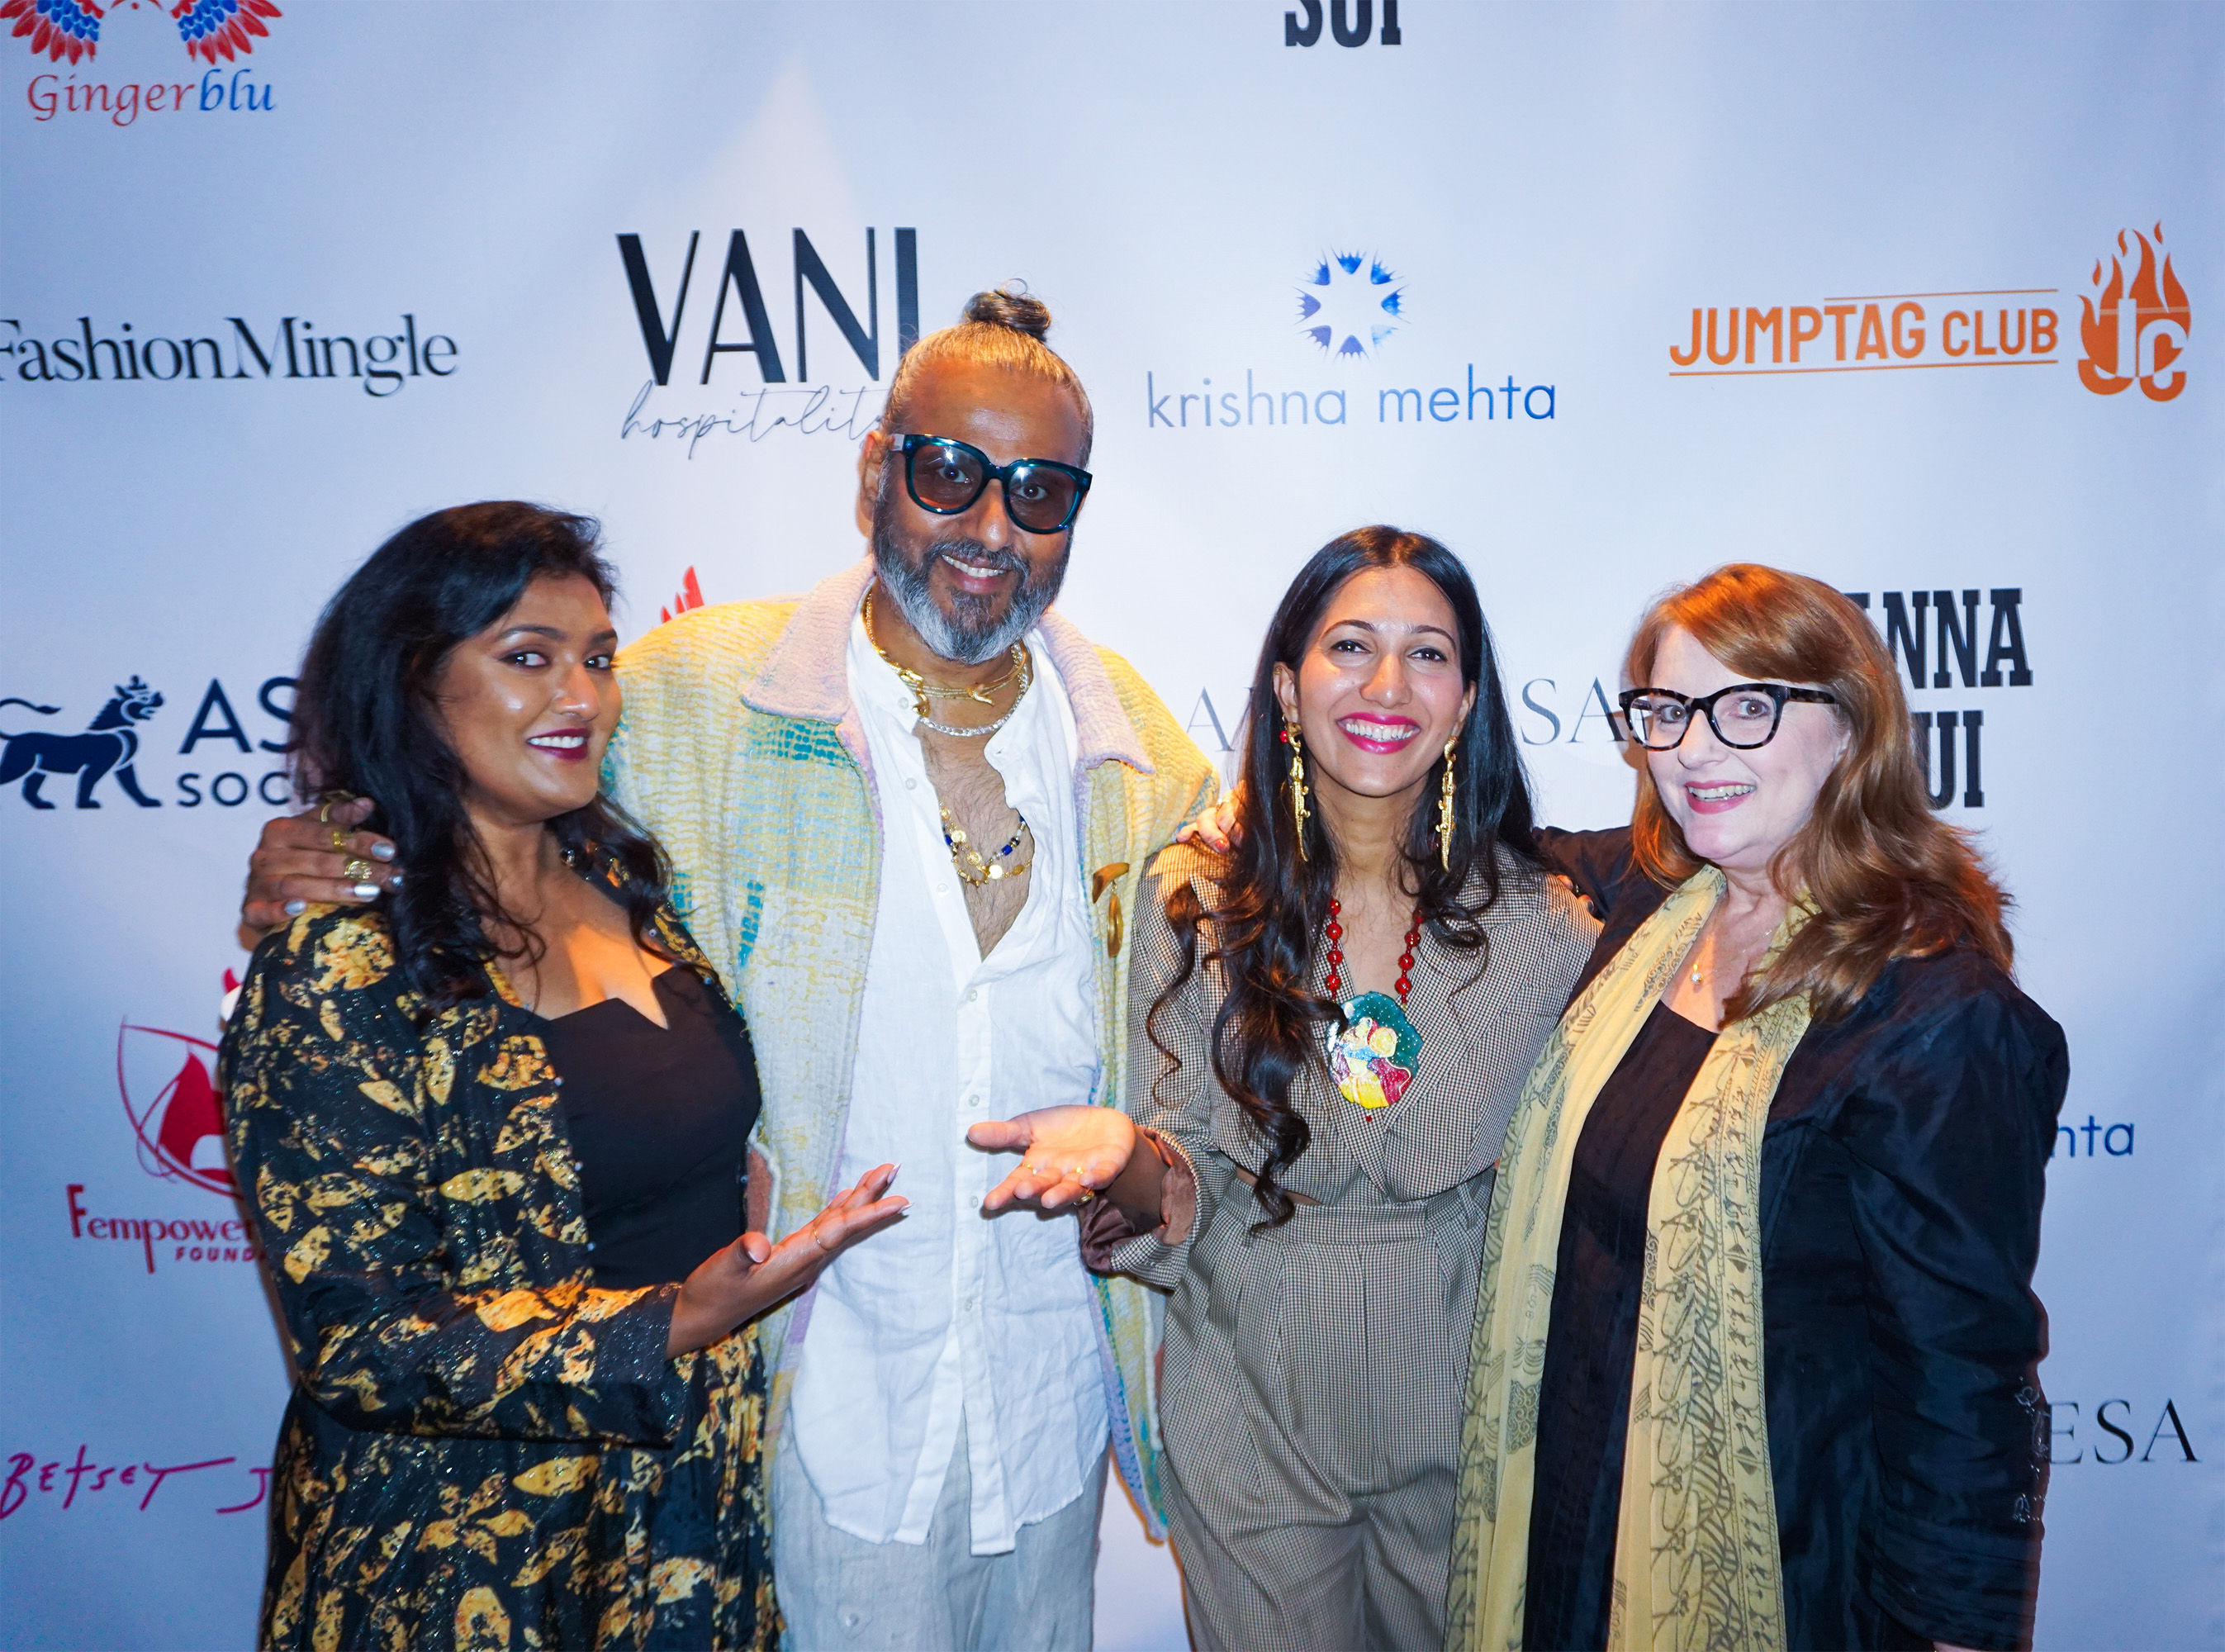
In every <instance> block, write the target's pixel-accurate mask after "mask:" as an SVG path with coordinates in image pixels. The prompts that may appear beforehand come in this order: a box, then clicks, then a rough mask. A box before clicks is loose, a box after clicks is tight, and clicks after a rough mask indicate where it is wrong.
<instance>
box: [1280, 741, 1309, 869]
mask: <svg viewBox="0 0 2225 1652" xmlns="http://www.w3.org/2000/svg"><path fill="white" fill-rule="evenodd" d="M1283 744H1284V745H1285V746H1287V747H1290V819H1291V822H1292V823H1294V824H1295V825H1296V827H1297V831H1298V859H1300V860H1301V861H1303V860H1304V859H1305V858H1306V818H1307V815H1308V813H1309V811H1308V810H1307V808H1306V743H1305V740H1304V737H1303V736H1302V735H1301V734H1299V733H1298V720H1297V719H1296V718H1295V717H1285V718H1284V720H1283Z"/></svg>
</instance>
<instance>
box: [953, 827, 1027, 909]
mask: <svg viewBox="0 0 2225 1652" xmlns="http://www.w3.org/2000/svg"><path fill="white" fill-rule="evenodd" d="M1012 813H1013V814H1014V815H1015V816H1018V819H1019V823H1020V824H1019V828H1018V829H1017V830H1016V831H1014V832H1013V834H1012V835H1011V836H1010V837H1009V838H1007V839H1005V846H1004V847H1003V848H1000V849H997V850H995V851H993V852H992V853H991V854H988V855H984V854H982V853H981V851H980V850H979V849H977V848H974V847H973V844H971V843H969V842H967V840H966V829H965V828H964V827H963V826H960V824H959V823H958V821H957V817H956V816H954V815H953V814H952V813H951V812H950V811H949V810H948V809H946V810H943V811H942V842H943V847H944V848H948V850H949V851H950V863H951V865H952V866H954V867H956V868H957V871H958V876H959V880H960V881H961V882H963V883H967V884H971V885H972V886H973V887H974V888H976V889H985V888H986V887H987V886H989V885H991V884H992V883H998V882H1001V881H1002V880H1005V879H1006V878H1017V877H1018V876H1019V875H1020V874H1022V873H1023V872H1025V871H1026V870H1027V869H1028V867H1030V866H1031V865H1033V864H1034V861H1033V859H1032V857H1030V859H1029V860H1026V861H1021V862H1020V863H1019V864H1018V865H1017V866H1014V865H1013V864H1012V856H1013V855H1016V854H1017V853H1018V852H1019V847H1020V845H1021V844H1022V843H1024V842H1026V841H1027V836H1028V817H1027V816H1025V815H1023V814H1021V813H1020V811H1019V810H1017V809H1015V810H1012Z"/></svg>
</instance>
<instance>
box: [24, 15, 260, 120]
mask: <svg viewBox="0 0 2225 1652" xmlns="http://www.w3.org/2000/svg"><path fill="white" fill-rule="evenodd" d="M110 3H111V7H112V5H113V4H114V0H110ZM106 11H107V9H106V8H104V7H103V6H102V5H101V4H100V0H5V3H0V22H6V21H7V20H8V19H10V18H11V17H12V18H14V19H15V20H16V27H15V29H14V31H13V32H14V34H15V35H16V38H17V39H19V40H20V39H22V37H23V36H24V35H29V36H30V37H31V51H32V54H34V55H37V54H41V53H43V54H46V55H47V56H48V57H51V58H52V59H54V61H55V62H57V63H59V62H60V61H61V60H63V59H64V58H67V59H68V60H70V61H71V62H73V63H75V62H78V61H79V60H81V59H84V58H89V57H92V56H95V55H97V54H98V52H99V50H100V23H101V19H102V18H103V17H104V16H105V15H106ZM279 15H280V13H279V10H278V8H277V7H276V6H274V5H272V4H271V3H270V0H177V3H176V4H175V5H174V6H172V7H171V8H170V21H171V22H174V23H175V24H177V26H178V38H179V39H181V41H184V42H185V46H186V53H187V55H188V56H190V57H199V58H206V59H207V60H208V61H210V62H211V63H214V62H215V61H216V60H217V59H218V58H219V56H221V57H222V58H223V59H224V60H225V62H227V63H229V62H231V60H233V59H234V58H235V57H238V56H243V55H244V54H247V53H249V52H251V51H253V50H254V49H255V40H254V36H256V35H268V34H269V32H270V31H269V29H266V28H264V27H263V19H264V18H265V17H276V16H279ZM104 106H105V105H104Z"/></svg>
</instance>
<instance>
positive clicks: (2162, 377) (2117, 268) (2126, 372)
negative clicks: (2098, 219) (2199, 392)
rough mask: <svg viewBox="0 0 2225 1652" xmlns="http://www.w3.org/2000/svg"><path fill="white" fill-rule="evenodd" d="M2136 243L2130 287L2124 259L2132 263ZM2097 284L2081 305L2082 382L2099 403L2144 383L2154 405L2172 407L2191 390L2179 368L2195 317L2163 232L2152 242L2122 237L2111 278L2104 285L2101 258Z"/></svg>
mask: <svg viewBox="0 0 2225 1652" xmlns="http://www.w3.org/2000/svg"><path fill="white" fill-rule="evenodd" d="M2127 234H2129V235H2130V237H2131V239H2130V240H2127ZM2134 243H2137V244H2138V245H2139V262H2138V263H2137V264H2134V266H2133V276H2132V279H2131V280H2130V281H2129V282H2128V281H2127V280H2126V278H2125V260H2126V259H2127V258H2130V257H2132V256H2133V244H2134ZM2093 283H2094V286H2095V294H2094V295H2090V296H2085V297H2082V298H2080V300H2079V301H2078V302H2080V303H2081V304H2082V306H2084V309H2085V313H2084V315H2083V316H2082V318H2081V319H2080V321H2079V323H2078V336H2079V340H2080V342H2081V343H2082V344H2083V345H2084V346H2086V354H2085V356H2084V358H2083V359H2082V360H2080V362H2079V364H2078V378H2079V382H2080V383H2082V384H2084V385H2085V386H2086V388H2087V389H2088V390H2090V391H2093V392H2094V393H2095V395H2096V396H2114V395H2116V394H2117V393H2118V392H2119V391H2126V390H2130V389H2131V388H2132V387H2133V385H2134V384H2138V385H2139V387H2140V394H2142V395H2143V396H2145V397H2147V398H2148V399H2149V400H2150V401H2152V402H2168V401H2170V400H2171V398H2172V397H2176V396H2177V394H2178V393H2179V392H2180V391H2183V390H2184V389H2185V388H2186V370H2185V369H2184V367H2182V366H2180V365H2178V362H2179V358H2181V357H2182V356H2184V354H2185V353H2186V337H2187V334H2189V333H2190V332H2192V331H2193V328H2194V317H2193V311H2192V308H2191V307H2190V305H2189V304H2188V303H2187V301H2186V289H2185V288H2184V287H2182V286H2180V285H2179V284H2178V276H2177V272H2176V271H2174V270H2172V269H2171V254H2170V253H2168V252H2165V251H2163V226H2162V225H2161V224H2158V225H2156V226H2155V230H2154V238H2153V239H2152V240H2151V239H2150V238H2149V237H2148V236H2146V235H2143V234H2141V233H2140V232H2139V231H2138V230H2133V231H2130V232H2126V231H2121V230H2120V231H2119V232H2118V234H2117V251H2116V252H2115V253H2114V254H2113V255H2111V257H2110V259H2109V278H2108V281H2107V282H2104V281H2103V280H2102V279H2101V260H2100V259H2098V258H2097V259H2095V261H2094V276H2093Z"/></svg>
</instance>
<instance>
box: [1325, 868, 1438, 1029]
mask: <svg viewBox="0 0 2225 1652" xmlns="http://www.w3.org/2000/svg"><path fill="white" fill-rule="evenodd" d="M1343 913H1344V906H1343V904H1342V903H1341V902H1340V901H1339V900H1338V899H1336V897H1335V896H1334V895H1332V896H1330V897H1329V902H1328V924H1326V925H1325V926H1324V927H1323V929H1322V934H1323V935H1325V936H1327V937H1328V980H1327V981H1325V982H1322V985H1323V986H1325V987H1327V988H1328V995H1329V996H1330V997H1331V998H1335V997H1336V996H1337V994H1339V993H1340V992H1341V991H1342V990H1343V988H1344V981H1343V978H1342V977H1341V976H1340V975H1338V974H1337V972H1336V967H1337V965H1339V964H1341V963H1343V962H1344V950H1343V948H1342V947H1341V946H1340V945H1339V944H1338V943H1339V942H1341V941H1342V940H1343V939H1344V925H1343V924H1340V923H1338V922H1337V921H1336V920H1337V919H1338V918H1341V916H1343ZM1421 944H1422V909H1421V908H1420V907H1419V906H1417V907H1415V908H1414V921H1413V924H1411V926H1410V927H1409V928H1408V930H1407V931H1406V950H1404V952H1401V953H1400V954H1399V955H1398V1007H1399V1008H1401V1009H1404V1008H1405V1007H1406V994H1408V993H1410V992H1411V991H1412V990H1413V989H1414V983H1413V982H1412V981H1411V980H1410V979H1409V978H1408V972H1409V971H1410V970H1411V969H1413V967H1414V949H1415V948H1416V947H1417V946H1419V945H1421ZM1340 1001H1341V1000H1340Z"/></svg>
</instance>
